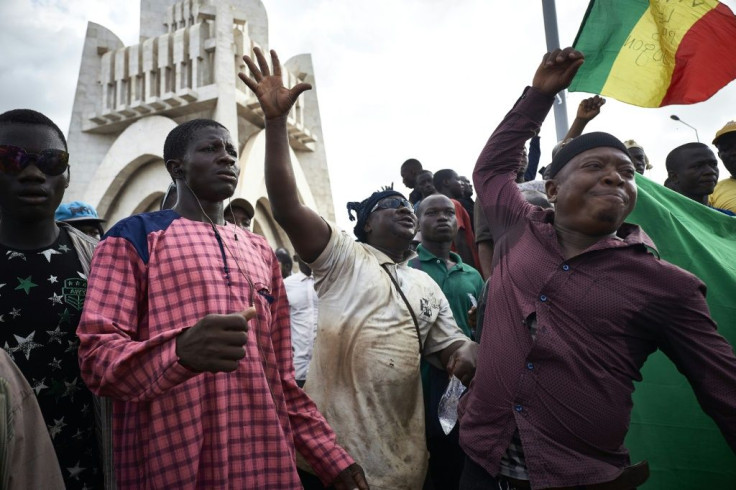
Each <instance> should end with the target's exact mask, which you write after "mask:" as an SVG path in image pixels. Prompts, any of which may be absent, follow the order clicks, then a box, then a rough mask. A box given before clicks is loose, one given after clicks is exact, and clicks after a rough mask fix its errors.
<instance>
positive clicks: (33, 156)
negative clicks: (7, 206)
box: [0, 145, 69, 175]
mask: <svg viewBox="0 0 736 490" xmlns="http://www.w3.org/2000/svg"><path fill="white" fill-rule="evenodd" d="M31 163H33V164H35V165H36V167H38V169H39V170H40V171H41V172H43V173H45V174H46V175H61V174H63V173H64V172H65V171H66V169H68V168H69V153H67V152H65V151H63V150H43V151H42V152H40V153H29V152H27V151H26V150H24V149H23V148H20V147H18V146H13V145H0V172H2V173H5V174H11V175H17V174H19V173H21V172H22V171H23V170H24V169H25V168H26V167H28V166H29V165H31Z"/></svg>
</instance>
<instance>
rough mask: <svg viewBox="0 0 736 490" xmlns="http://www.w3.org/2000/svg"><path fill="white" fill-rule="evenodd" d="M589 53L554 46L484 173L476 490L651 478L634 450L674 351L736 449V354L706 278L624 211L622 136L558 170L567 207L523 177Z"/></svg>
mask: <svg viewBox="0 0 736 490" xmlns="http://www.w3.org/2000/svg"><path fill="white" fill-rule="evenodd" d="M582 63H583V55H582V54H581V53H580V52H578V51H575V50H573V49H571V48H567V49H565V50H562V51H560V50H556V51H554V52H552V53H548V54H547V55H545V57H544V59H543V61H542V63H541V65H540V66H539V68H538V69H537V72H536V74H535V76H534V80H533V83H532V86H531V87H530V88H527V89H526V90H525V91H524V93H523V95H522V96H521V98H520V99H519V100H518V101H517V103H516V104H515V106H514V107H513V109H512V110H511V111H510V112H509V113H508V114H507V115H506V118H505V119H504V121H503V122H502V123H501V125H500V126H499V127H498V128H497V129H496V131H495V132H494V133H493V135H492V136H491V138H490V140H489V141H488V143H487V144H486V146H485V148H484V149H483V152H482V153H481V155H480V157H479V159H478V163H477V164H476V167H475V172H474V174H473V179H474V182H475V188H476V191H477V193H478V201H479V202H480V203H481V205H482V208H483V211H484V213H485V215H486V217H487V218H488V221H489V223H490V226H491V233H492V235H493V241H494V244H495V247H494V252H493V261H492V274H491V278H490V281H489V287H488V289H489V295H488V307H487V310H486V312H487V313H486V315H485V321H484V327H483V336H482V338H481V343H480V348H479V353H478V364H477V371H476V375H475V379H474V381H473V383H472V384H471V386H470V388H469V390H468V394H467V395H466V396H465V397H464V398H463V399H462V400H461V407H460V411H461V414H462V415H461V426H460V442H461V446H462V447H463V449H464V450H465V453H466V455H467V456H468V459H467V461H466V464H465V468H464V473H463V478H462V481H461V488H463V489H465V490H470V489H480V488H496V487H497V486H499V487H500V488H507V487H508V488H534V489H537V488H555V489H564V488H585V489H586V490H601V489H603V488H605V489H608V490H611V489H613V490H616V489H630V488H634V487H636V486H637V485H640V484H641V483H643V481H644V480H646V478H647V476H648V469H647V468H646V465H634V466H631V462H630V460H629V454H628V451H627V450H626V448H625V447H624V445H623V443H624V437H625V436H626V432H627V430H628V427H629V418H630V414H631V408H632V400H631V393H632V392H633V390H634V381H638V380H640V379H641V374H640V368H641V366H642V365H643V363H644V361H645V360H646V358H647V357H648V356H649V354H651V353H652V352H654V351H655V350H656V349H661V350H662V351H663V352H664V353H665V354H666V355H667V356H668V357H669V358H670V359H671V360H672V361H673V362H674V363H675V364H676V365H677V368H678V369H679V370H680V372H682V373H683V374H684V375H685V376H686V377H687V378H688V380H689V381H690V384H691V385H692V387H693V390H694V391H695V394H696V396H697V398H698V400H699V402H700V404H701V406H702V407H703V409H704V411H705V412H706V413H708V415H710V416H711V417H713V419H714V420H715V422H716V423H717V424H718V426H719V428H720V429H721V432H722V433H723V435H724V437H725V438H726V441H727V442H728V444H729V445H730V446H731V448H732V449H734V450H736V357H735V356H734V352H733V348H732V347H731V345H729V344H728V342H727V341H726V340H725V339H724V338H723V337H722V336H721V335H719V334H718V332H717V331H716V325H715V323H714V322H713V321H712V320H711V318H710V314H709V311H708V306H707V304H706V302H705V285H704V284H703V282H702V281H700V280H699V279H698V278H697V277H695V276H694V275H692V274H690V273H689V272H686V271H684V270H682V269H680V268H678V267H676V266H674V265H672V264H669V263H667V262H665V261H663V260H660V259H659V258H658V255H657V253H656V249H655V248H654V244H653V243H652V241H651V240H650V238H649V237H648V236H647V235H646V234H645V233H644V232H643V231H642V230H641V229H640V228H639V227H638V226H635V225H630V224H628V223H624V220H625V219H626V217H627V216H628V215H629V213H630V212H631V211H632V209H633V208H634V206H635V204H636V193H637V190H636V183H635V180H634V174H635V168H634V164H633V163H632V162H631V159H630V157H629V155H628V153H627V150H626V147H625V146H624V145H623V143H621V142H620V141H619V140H618V139H616V138H615V137H614V136H612V135H610V134H607V133H588V134H585V135H582V136H579V137H577V138H575V139H573V140H572V141H570V142H569V143H567V145H565V146H564V147H563V148H562V149H561V150H560V151H559V152H558V153H557V155H556V156H555V157H554V158H553V160H552V163H551V164H550V169H549V173H550V178H549V180H548V181H547V182H546V191H547V195H548V196H549V200H550V202H552V203H554V205H555V208H554V210H552V209H546V210H545V209H542V208H539V207H536V206H532V205H531V204H529V203H527V202H526V201H525V200H524V199H523V197H522V196H521V193H520V192H519V190H518V188H517V186H516V184H515V182H514V179H515V177H516V172H517V170H518V167H519V159H520V158H519V157H520V155H521V152H522V151H523V148H524V143H525V142H526V140H528V139H529V138H531V137H532V136H533V135H534V134H536V133H537V131H538V130H539V128H540V126H541V124H542V121H543V120H544V118H545V116H546V115H547V112H548V111H549V109H550V107H551V106H552V104H553V102H554V97H555V94H556V93H557V92H559V91H560V90H563V89H565V88H566V87H567V86H568V85H569V84H570V81H571V80H572V78H573V77H574V75H575V73H576V72H577V70H578V68H579V67H580V65H582Z"/></svg>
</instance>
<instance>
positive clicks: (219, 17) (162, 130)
mask: <svg viewBox="0 0 736 490" xmlns="http://www.w3.org/2000/svg"><path fill="white" fill-rule="evenodd" d="M255 46H258V47H260V48H261V49H262V50H263V51H264V52H267V51H268V49H269V46H268V19H267V17H266V11H265V8H264V6H263V3H262V2H261V1H260V0H227V1H224V0H184V1H180V2H174V1H173V0H141V20H140V44H137V45H134V46H124V45H123V43H122V42H121V41H120V39H119V38H118V37H117V36H115V34H113V32H112V31H110V30H108V29H106V28H105V27H103V26H101V25H98V24H94V23H92V22H90V23H89V24H88V26H87V34H86V38H85V43H84V49H83V52H82V63H81V67H80V70H79V80H78V82H77V90H76V94H75V98H74V108H73V113H72V118H71V124H70V128H69V138H68V143H69V153H70V154H71V155H73V157H72V161H71V169H72V179H71V185H70V186H69V189H68V190H67V192H66V195H65V200H67V201H68V200H77V199H78V200H82V201H86V202H89V203H90V204H92V205H94V206H95V207H96V208H97V211H98V213H99V215H100V217H101V218H104V219H106V220H107V223H108V226H111V225H112V224H113V223H115V222H116V221H118V220H119V219H121V218H124V217H126V216H129V215H131V214H135V213H140V212H144V211H152V210H157V209H158V207H159V203H160V201H161V198H162V197H163V194H164V192H165V191H166V188H167V187H168V185H169V182H170V181H171V180H170V177H169V175H168V173H167V172H166V168H165V166H164V162H163V144H164V139H165V138H166V135H167V134H168V132H169V131H170V130H171V129H172V128H173V127H174V126H176V125H177V124H178V123H181V122H184V121H188V120H190V119H195V118H199V117H204V118H210V119H214V120H216V121H218V122H220V123H221V124H223V125H224V126H225V127H227V128H228V129H229V130H230V133H231V134H232V138H233V141H237V142H238V149H239V155H240V157H239V158H240V160H239V165H240V168H241V173H240V181H239V183H238V187H237V189H236V190H235V195H234V196H233V198H235V197H242V198H244V199H247V200H248V201H249V202H251V203H252V204H253V207H254V208H255V217H254V220H253V224H252V227H251V229H252V230H253V231H255V232H257V233H260V234H262V235H264V236H265V237H266V238H267V239H268V240H269V242H270V243H271V245H272V246H273V247H276V246H287V248H291V247H290V246H289V245H288V240H287V238H286V236H285V234H284V233H283V231H282V230H281V229H280V228H279V227H278V226H277V225H276V223H275V221H274V220H273V217H272V215H271V209H270V205H269V202H268V198H267V196H266V187H265V182H264V152H265V134H264V131H263V128H264V120H263V115H262V113H261V111H260V108H259V105H258V101H257V100H256V98H255V96H254V95H253V94H252V93H251V92H250V90H249V89H248V88H247V87H246V86H245V84H243V83H242V82H241V81H240V79H238V77H237V73H238V72H239V71H245V70H246V67H245V64H244V63H243V60H242V57H243V54H249V55H250V54H252V50H253V48H254V47H255ZM284 71H285V73H284V77H285V83H286V84H287V85H288V86H293V85H294V84H295V83H297V82H299V81H306V82H308V83H311V84H312V86H313V87H314V89H313V90H311V91H308V92H306V93H305V94H303V95H302V96H301V97H300V98H299V100H298V101H297V104H296V105H295V106H294V108H293V109H292V112H291V114H290V117H289V139H290V143H291V149H292V161H293V164H294V172H295V174H296V178H297V185H298V188H299V192H300V197H301V200H302V202H304V203H305V204H307V205H308V206H309V207H311V208H313V209H315V210H317V211H318V212H319V213H320V214H321V215H322V216H324V217H325V218H327V219H328V220H331V221H334V218H335V212H334V206H333V202H332V190H331V188H330V178H329V174H328V170H327V162H326V157H325V148H324V144H323V138H322V125H321V121H320V115H319V104H318V102H317V90H316V88H317V85H316V83H315V78H314V71H313V68H312V62H311V57H310V55H308V54H302V55H299V56H295V57H293V58H291V59H289V60H288V61H287V62H286V63H284Z"/></svg>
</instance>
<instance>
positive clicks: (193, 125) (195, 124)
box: [164, 119, 227, 162]
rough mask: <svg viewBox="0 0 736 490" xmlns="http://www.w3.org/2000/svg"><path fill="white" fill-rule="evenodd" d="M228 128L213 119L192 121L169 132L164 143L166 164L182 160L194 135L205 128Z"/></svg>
mask: <svg viewBox="0 0 736 490" xmlns="http://www.w3.org/2000/svg"><path fill="white" fill-rule="evenodd" d="M213 127H214V128H222V129H224V130H226V131H227V128H226V127H225V126H223V125H222V124H220V123H219V122H217V121H213V120H212V119H192V120H191V121H187V122H185V123H181V124H180V125H178V126H177V127H175V128H174V129H172V130H171V132H169V134H168V136H166V141H165V142H164V162H168V161H169V160H179V159H181V158H182V157H183V156H184V154H185V153H186V151H187V146H188V145H189V141H190V140H191V139H192V136H193V135H194V133H196V132H197V131H199V130H200V129H204V128H213Z"/></svg>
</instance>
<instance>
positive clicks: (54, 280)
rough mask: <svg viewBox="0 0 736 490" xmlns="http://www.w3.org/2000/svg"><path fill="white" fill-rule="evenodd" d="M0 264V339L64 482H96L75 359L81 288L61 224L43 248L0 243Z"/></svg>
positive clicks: (89, 420)
mask: <svg viewBox="0 0 736 490" xmlns="http://www.w3.org/2000/svg"><path fill="white" fill-rule="evenodd" d="M0 262H1V263H2V264H3V265H2V267H0V345H2V346H3V348H4V349H5V351H6V352H7V353H8V354H10V356H11V357H12V358H13V361H15V363H16V364H17V365H18V367H19V368H20V370H21V372H22V373H23V375H24V376H25V377H26V379H27V380H28V383H29V384H30V385H31V387H32V388H33V390H34V391H35V393H36V397H37V398H38V405H39V406H40V407H41V413H42V414H43V418H44V420H45V422H46V426H47V427H48V429H49V434H50V435H51V440H52V442H53V444H54V449H55V451H56V456H57V457H58V459H59V464H60V466H61V472H62V475H63V476H64V482H65V484H66V486H67V488H69V489H83V488H89V489H92V488H102V474H101V471H100V463H99V454H98V449H97V448H98V446H97V441H96V438H95V430H94V427H95V425H94V424H95V421H94V408H93V402H92V394H91V393H90V391H89V390H88V389H87V387H86V386H85V385H84V382H83V381H82V378H81V376H80V372H79V361H78V359H77V348H78V347H79V340H78V339H77V336H76V333H75V331H76V328H77V323H78V322H79V317H80V315H81V313H82V305H83V304H84V297H85V294H86V290H87V278H86V277H85V275H84V274H83V272H82V266H81V264H80V262H79V257H78V256H77V253H76V251H75V250H74V247H73V245H72V242H71V240H70V238H69V235H68V234H67V232H66V231H65V230H64V229H63V228H62V229H61V232H60V233H59V238H58V239H57V240H56V242H55V243H53V244H52V245H51V246H49V247H44V248H42V249H38V250H14V249H9V248H7V247H4V246H2V245H0Z"/></svg>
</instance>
